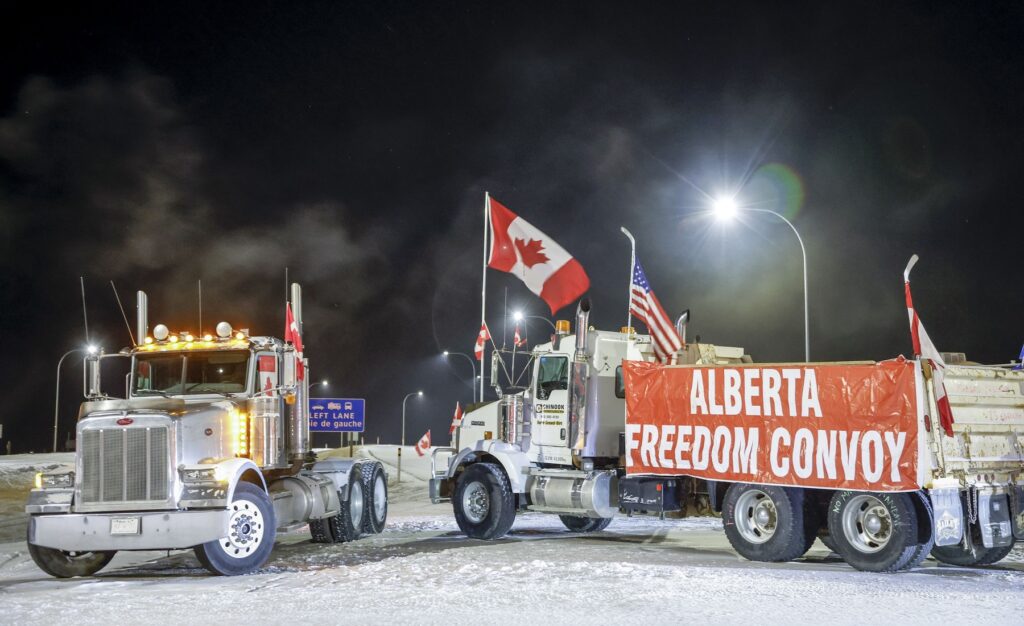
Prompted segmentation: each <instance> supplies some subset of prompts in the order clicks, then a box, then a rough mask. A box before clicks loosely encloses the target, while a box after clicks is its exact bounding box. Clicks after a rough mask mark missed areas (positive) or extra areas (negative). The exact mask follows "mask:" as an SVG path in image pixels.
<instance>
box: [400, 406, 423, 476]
mask: <svg viewBox="0 0 1024 626" xmlns="http://www.w3.org/2000/svg"><path fill="white" fill-rule="evenodd" d="M422 395H423V392H422V391H414V392H412V393H407V394H405V397H404V398H402V443H401V445H400V446H398V482H402V447H404V446H405V402H406V400H408V399H409V398H411V397H413V396H422Z"/></svg>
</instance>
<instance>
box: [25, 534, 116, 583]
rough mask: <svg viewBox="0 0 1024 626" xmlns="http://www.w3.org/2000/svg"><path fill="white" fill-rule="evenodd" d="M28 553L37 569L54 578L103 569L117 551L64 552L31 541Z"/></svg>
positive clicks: (85, 573)
mask: <svg viewBox="0 0 1024 626" xmlns="http://www.w3.org/2000/svg"><path fill="white" fill-rule="evenodd" d="M28 553H29V555H31V556H32V560H33V561H35V562H36V565H38V566H39V569H41V570H43V571H44V572H46V573H47V574H49V575H50V576H54V577H56V578H74V577H75V576H92V575H93V574H95V573H96V572H98V571H100V570H101V569H103V568H104V567H105V566H106V564H107V563H110V559H112V558H114V555H115V554H117V551H115V550H111V551H109V552H66V551H64V550H57V549H56V548H44V547H43V546H37V545H35V544H33V543H31V542H29V543H28Z"/></svg>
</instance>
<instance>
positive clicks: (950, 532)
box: [928, 487, 964, 546]
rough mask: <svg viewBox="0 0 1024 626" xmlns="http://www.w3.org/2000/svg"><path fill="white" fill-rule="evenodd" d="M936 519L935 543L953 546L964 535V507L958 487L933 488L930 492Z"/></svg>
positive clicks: (929, 495)
mask: <svg viewBox="0 0 1024 626" xmlns="http://www.w3.org/2000/svg"><path fill="white" fill-rule="evenodd" d="M928 497H929V498H930V499H931V501H932V508H933V509H934V516H935V517H934V519H935V545H937V546H951V545H953V544H956V543H960V539H961V538H963V536H964V508H963V505H962V504H961V503H960V490H959V489H957V488H956V487H948V488H942V489H932V490H930V491H929V492H928Z"/></svg>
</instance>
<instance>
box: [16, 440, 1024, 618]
mask: <svg viewBox="0 0 1024 626" xmlns="http://www.w3.org/2000/svg"><path fill="white" fill-rule="evenodd" d="M360 454H362V455H365V456H372V457H374V458H379V459H381V460H382V461H383V462H384V463H385V464H386V465H388V471H389V475H390V476H391V477H392V478H394V476H395V473H396V472H395V467H394V466H393V465H394V463H395V458H396V457H395V448H394V447H393V446H391V447H388V446H375V447H373V448H370V449H366V450H363V451H361V453H360ZM70 462H71V457H70V455H36V456H35V457H29V456H22V457H0V485H3V484H7V485H9V486H10V488H7V489H5V490H4V492H3V496H2V498H0V503H2V506H3V507H4V509H3V511H4V513H2V514H0V515H2V516H0V524H3V523H12V524H13V523H20V524H22V527H21V529H20V533H22V535H21V536H23V533H24V528H23V524H24V520H23V517H21V518H19V517H18V516H17V515H16V514H11V513H8V511H14V512H16V509H17V508H18V507H20V506H21V505H22V504H23V502H24V493H25V491H26V490H27V489H28V486H29V484H30V481H31V475H32V474H31V473H32V472H34V471H35V469H34V468H38V467H48V466H50V465H59V464H66V463H70ZM402 464H403V466H402V484H401V485H393V486H392V504H391V510H390V517H389V519H388V526H387V529H386V530H385V532H384V533H383V534H381V535H378V536H374V537H369V538H365V539H361V540H359V541H356V542H353V543H349V544H341V545H330V546H324V545H314V544H311V543H310V542H309V535H308V533H306V532H294V533H290V534H288V535H285V536H282V537H279V539H278V545H277V547H276V548H275V550H274V553H273V555H272V557H271V560H270V562H269V563H268V565H267V567H265V568H264V569H263V570H262V571H260V572H259V573H256V574H253V575H249V576H242V577H236V578H220V577H213V576H210V575H208V574H207V573H206V572H205V570H203V569H201V568H200V566H199V563H198V562H197V561H196V559H195V557H194V556H193V555H192V553H191V552H182V551H179V552H172V553H170V554H167V553H166V552H142V553H120V554H118V555H117V556H116V557H115V558H114V560H113V562H111V564H110V565H108V566H107V568H106V569H105V570H103V571H102V572H100V574H99V575H97V576H96V577H94V578H89V579H75V580H66V581H61V580H55V579H52V578H49V577H47V576H46V575H45V574H43V573H42V572H40V571H39V570H38V569H37V568H36V566H35V565H34V564H33V563H32V561H31V559H30V558H29V557H28V555H27V553H26V549H25V544H24V543H23V542H22V541H10V542H8V543H0V607H2V609H0V623H9V624H37V623H38V624H49V623H52V622H54V621H59V622H72V621H76V622H87V623H95V622H128V623H133V622H140V621H143V620H145V621H147V622H157V623H182V624H185V623H187V624H208V623H209V624H213V623H221V624H223V623H228V622H240V621H246V622H253V623H269V622H280V621H281V620H283V619H286V620H288V621H289V622H292V623H303V622H305V623H309V622H313V621H318V622H323V623H352V624H379V623H449V624H455V623H469V622H487V623H521V624H531V623H539V622H541V621H544V622H547V623H559V622H565V623H581V622H586V623H606V624H617V623H624V622H627V621H628V622H635V623H639V622H641V621H642V622H648V623H649V622H655V623H659V622H669V621H674V622H686V621H698V620H714V621H715V622H716V623H749V622H750V621H751V620H756V621H758V622H765V621H768V622H770V623H778V624H786V623H791V622H797V623H806V622H812V621H813V622H835V623H851V624H852V623H857V624H863V623H865V622H867V623H922V624H923V623H962V622H967V621H970V622H972V623H975V624H1011V623H1020V621H1021V615H1022V612H1024V554H1022V550H1021V549H1020V548H1018V549H1016V550H1015V551H1014V552H1013V553H1012V554H1011V556H1010V558H1009V559H1008V560H1006V561H1004V562H1002V563H1000V564H999V565H998V566H996V567H992V568H988V569H983V570H975V569H964V568H955V567H947V566H939V565H937V564H936V563H935V562H934V561H931V560H929V561H927V562H926V563H925V565H924V566H923V567H921V568H920V569H919V570H917V571H915V572H911V573H904V574H897V575H876V574H867V573H863V572H857V571H855V570H853V569H851V568H849V567H848V566H846V565H845V564H843V563H842V562H840V561H838V560H836V559H834V558H829V556H828V551H827V550H826V549H825V548H824V547H822V546H821V545H820V544H816V546H815V547H814V548H812V549H811V552H810V553H809V554H808V555H807V556H806V557H805V558H804V559H802V560H801V561H798V562H794V563H785V564H763V563H750V562H747V561H744V560H742V559H740V558H739V557H737V556H736V554H735V553H734V552H733V551H732V550H731V549H730V547H729V544H728V542H727V541H726V539H725V536H724V534H723V532H722V528H721V524H720V523H719V522H718V521H717V520H713V519H694V520H684V521H681V522H680V521H664V522H662V521H658V520H657V519H651V518H632V519H627V518H620V519H618V520H616V521H615V522H613V523H612V525H611V526H610V527H609V528H608V530H607V531H604V532H601V533H597V534H594V535H586V536H584V535H574V534H572V533H569V532H567V531H566V530H565V529H564V528H563V527H562V525H561V523H560V522H559V521H558V518H557V517H553V516H545V515H538V514H528V515H522V516H520V517H519V518H518V520H517V521H516V524H515V526H514V528H513V530H512V533H511V534H510V536H509V537H507V538H506V539H503V540H501V541H495V542H483V541H474V540H469V539H466V538H465V537H464V536H463V535H462V534H461V533H460V532H459V530H458V527H457V526H456V525H455V522H454V520H453V519H452V515H451V507H450V506H449V505H437V506H435V505H431V504H430V503H429V501H428V500H427V497H426V484H425V482H424V479H425V478H426V476H427V474H428V473H429V470H428V466H427V464H426V459H424V458H419V457H417V456H416V454H415V452H414V451H413V450H412V449H411V448H408V449H406V450H405V451H404V454H403V460H402ZM15 486H18V487H17V488H18V489H19V490H20V492H19V494H18V501H17V502H14V501H12V500H11V498H13V497H14V496H13V491H15V489H14V487H15ZM15 504H16V505H17V506H14V505H15Z"/></svg>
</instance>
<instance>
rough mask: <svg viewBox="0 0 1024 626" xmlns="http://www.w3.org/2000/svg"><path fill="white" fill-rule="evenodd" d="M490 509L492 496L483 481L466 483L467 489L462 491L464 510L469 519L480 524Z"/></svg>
mask: <svg viewBox="0 0 1024 626" xmlns="http://www.w3.org/2000/svg"><path fill="white" fill-rule="evenodd" d="M490 510H491V497H490V495H489V494H488V493H487V488H486V487H485V486H484V485H483V483H480V482H476V481H474V482H471V483H469V484H468V485H466V490H465V491H463V492H462V511H463V512H464V513H465V514H466V517H467V518H468V519H469V521H471V522H473V523H474V524H479V523H480V522H482V521H484V518H486V517H487V513H488V512H489V511H490Z"/></svg>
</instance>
